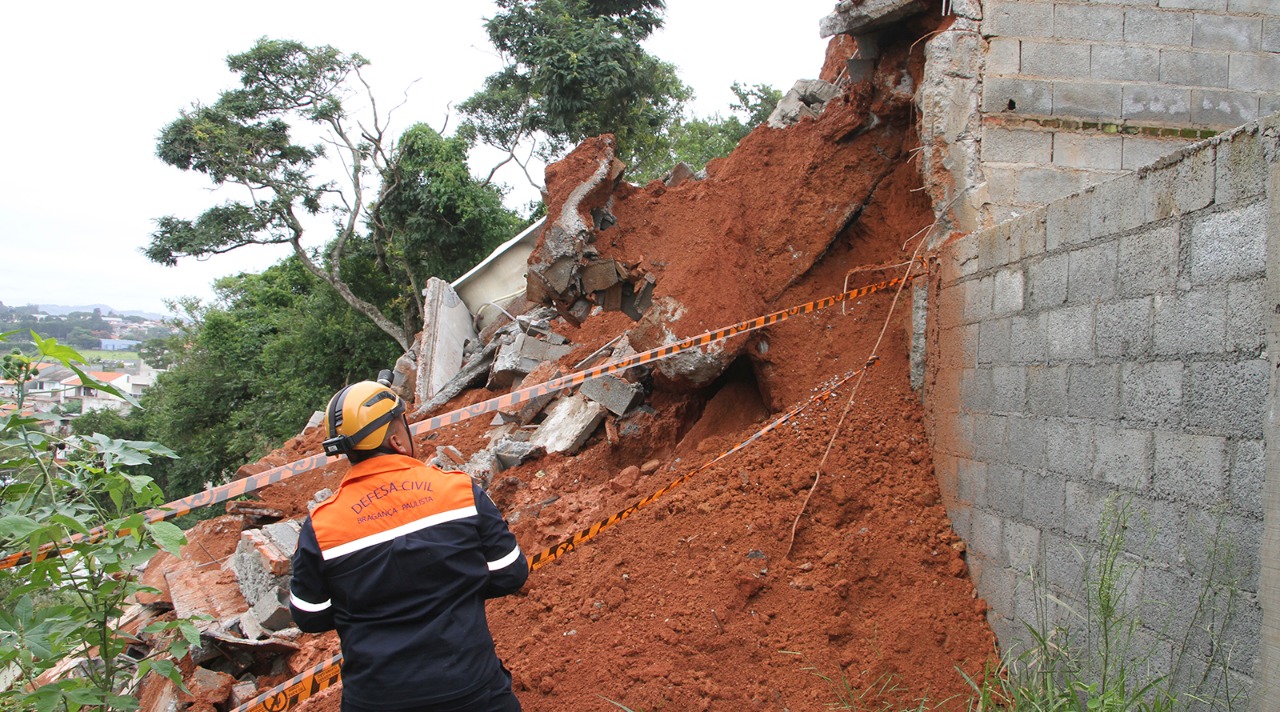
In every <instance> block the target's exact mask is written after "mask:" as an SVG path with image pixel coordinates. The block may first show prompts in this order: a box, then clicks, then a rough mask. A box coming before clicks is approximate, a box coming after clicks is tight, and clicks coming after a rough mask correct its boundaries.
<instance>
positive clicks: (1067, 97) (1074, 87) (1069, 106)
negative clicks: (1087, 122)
mask: <svg viewBox="0 0 1280 712" xmlns="http://www.w3.org/2000/svg"><path fill="white" fill-rule="evenodd" d="M1122 104H1123V92H1122V91H1121V85H1119V84H1102V83H1097V82H1066V81H1056V82H1054V83H1053V115H1054V116H1067V117H1071V118H1076V119H1120V118H1122V117H1123V114H1122V112H1121V106H1122Z"/></svg>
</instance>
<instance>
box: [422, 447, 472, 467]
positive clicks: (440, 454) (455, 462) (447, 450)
mask: <svg viewBox="0 0 1280 712" xmlns="http://www.w3.org/2000/svg"><path fill="white" fill-rule="evenodd" d="M466 461H467V458H466V457H464V456H463V454H462V453H461V452H459V451H458V448H456V447H454V446H452V445H438V446H436V456H435V457H433V458H432V459H431V460H430V461H429V462H428V463H427V464H429V465H434V466H436V467H438V468H440V469H442V470H445V471H450V470H457V469H458V468H460V467H462V463H464V462H466Z"/></svg>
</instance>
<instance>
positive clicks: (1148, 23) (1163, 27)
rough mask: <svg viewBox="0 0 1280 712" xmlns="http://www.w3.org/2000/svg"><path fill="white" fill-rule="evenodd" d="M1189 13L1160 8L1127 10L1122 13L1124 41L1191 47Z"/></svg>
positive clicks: (1190, 20) (1190, 17) (1190, 19)
mask: <svg viewBox="0 0 1280 712" xmlns="http://www.w3.org/2000/svg"><path fill="white" fill-rule="evenodd" d="M1192 17H1193V15H1191V13H1186V12H1171V11H1169V10H1166V9H1162V8H1128V9H1126V10H1125V11H1124V39H1125V41H1126V42H1139V43H1142V44H1154V45H1171V46H1174V47H1187V46H1190V45H1191V32H1192Z"/></svg>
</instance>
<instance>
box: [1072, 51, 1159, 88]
mask: <svg viewBox="0 0 1280 712" xmlns="http://www.w3.org/2000/svg"><path fill="white" fill-rule="evenodd" d="M1089 76H1091V77H1093V78H1094V79H1105V80H1111V81H1121V82H1155V81H1159V80H1160V50H1158V49H1156V48H1155V47H1141V46H1135V45H1098V44H1096V45H1093V47H1092V49H1091V50H1090V55H1089Z"/></svg>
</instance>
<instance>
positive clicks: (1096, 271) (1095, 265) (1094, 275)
mask: <svg viewBox="0 0 1280 712" xmlns="http://www.w3.org/2000/svg"><path fill="white" fill-rule="evenodd" d="M1117 260H1118V254H1117V242H1116V241H1115V240H1108V241H1107V242H1104V243H1102V244H1100V245H1093V246H1091V247H1084V248H1081V249H1078V250H1073V251H1072V252H1071V253H1070V256H1069V257H1068V258H1067V302H1068V303H1069V304H1089V303H1096V302H1100V301H1106V300H1108V299H1111V298H1112V297H1114V296H1115V294H1116V263H1117Z"/></svg>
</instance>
